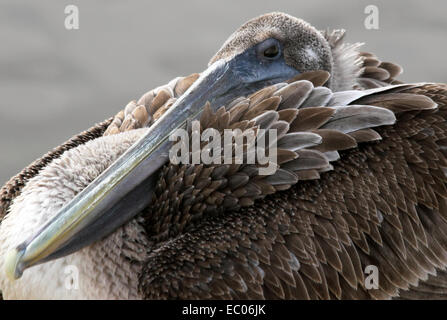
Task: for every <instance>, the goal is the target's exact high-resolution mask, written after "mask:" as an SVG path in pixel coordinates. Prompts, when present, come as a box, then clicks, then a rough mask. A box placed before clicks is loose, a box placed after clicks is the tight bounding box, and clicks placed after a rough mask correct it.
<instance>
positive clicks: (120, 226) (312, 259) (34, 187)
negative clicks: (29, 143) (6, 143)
mask: <svg viewBox="0 0 447 320" xmlns="http://www.w3.org/2000/svg"><path fill="white" fill-rule="evenodd" d="M296 32H298V34H296ZM262 54H265V56H261V57H260V55H262ZM256 59H258V60H260V61H261V63H259V61H258V60H256ZM247 66H248V67H247ZM257 68H261V69H257ZM228 70H230V71H228ZM232 70H236V71H232ZM241 70H242V71H241ZM247 70H248V71H247ZM316 70H320V71H316ZM321 70H324V71H321ZM257 71H259V72H257ZM400 72H401V70H400V68H399V67H398V66H396V65H394V64H389V63H381V62H380V61H378V59H376V58H375V57H374V56H372V55H370V54H367V53H360V52H359V51H358V45H347V44H344V43H343V41H342V33H339V32H334V33H331V34H321V33H319V32H317V31H316V30H315V29H313V28H312V27H311V26H309V25H308V24H306V23H305V22H302V21H301V20H298V19H296V18H293V17H290V16H288V15H284V14H280V13H273V14H268V15H265V16H262V17H259V18H256V19H254V20H252V21H249V22H248V23H247V24H245V25H244V26H242V27H241V28H240V29H239V30H238V31H237V32H236V33H235V34H233V35H232V36H231V37H230V39H228V40H227V42H225V44H224V45H223V47H222V48H221V49H220V50H219V52H218V53H217V54H216V55H215V56H214V57H213V59H212V60H211V63H210V68H209V69H208V70H207V71H205V72H204V73H202V75H200V77H199V75H197V74H194V75H191V76H189V77H185V78H176V79H174V80H173V81H171V82H170V83H169V84H167V85H166V86H162V87H159V88H157V89H155V90H152V91H150V92H148V93H146V94H145V95H143V96H142V97H141V98H140V99H139V100H138V101H133V102H131V103H129V105H127V106H126V108H125V109H124V110H123V111H122V112H120V113H118V114H117V115H116V116H115V117H114V118H113V119H110V120H108V121H106V122H104V123H102V124H100V125H98V126H96V127H93V128H92V129H90V130H89V131H87V132H84V133H81V134H80V135H79V136H77V137H75V138H73V139H72V140H70V141H69V142H67V143H66V144H64V145H62V146H60V147H59V148H57V149H56V150H55V151H53V152H52V153H49V154H47V155H46V156H45V157H43V158H42V159H40V160H39V161H38V162H36V163H34V164H32V165H31V166H30V167H29V168H27V169H25V170H24V171H22V173H20V174H19V175H18V176H17V177H16V178H13V179H12V180H11V181H10V182H9V183H8V184H7V185H6V186H5V187H4V188H3V189H2V193H1V196H2V198H1V207H0V209H2V211H3V212H0V214H6V216H5V217H4V219H3V220H2V221H1V224H0V291H1V293H2V295H3V297H4V298H8V299H9V298H17V299H148V298H183V299H188V298H243V299H245V298H255V299H260V298H267V299H272V298H282V299H284V298H285V299H309V298H310V299H329V298H338V299H355V298H378V299H384V298H394V297H399V296H400V297H409V298H411V297H416V298H418V297H424V298H427V297H428V298H443V297H445V296H444V295H445V294H447V288H445V280H443V279H446V277H447V276H446V274H445V273H444V271H443V270H444V269H445V268H446V266H447V246H446V245H445V244H446V243H447V218H446V217H447V211H446V210H447V206H446V204H447V203H446V200H445V199H447V188H446V187H445V184H446V183H447V177H446V175H445V174H444V171H443V170H445V168H446V167H447V158H446V150H447V142H446V141H447V140H446V139H447V122H446V121H445V119H446V114H447V87H446V86H445V85H435V84H411V85H405V84H398V82H397V81H396V80H394V77H395V76H396V75H397V74H399V73H400ZM329 73H330V74H331V77H330V78H328V77H329ZM266 75H269V77H267V76H266ZM290 78H294V79H293V80H291V81H288V83H286V80H287V79H290ZM227 81H230V85H228V82H227ZM239 81H240V82H241V83H242V85H240V83H239ZM233 82H235V83H236V84H234V83H233ZM214 83H217V84H218V85H215V84H214ZM204 84H206V85H207V86H209V87H208V88H207V89H205V91H203V90H204V89H203V86H204ZM261 84H262V85H261ZM390 84H398V85H395V86H389V85H390ZM226 86H228V87H229V89H228V91H225V90H224V89H223V88H227V87H226ZM247 88H248V89H247ZM261 88H264V89H262V90H261V91H258V92H257V93H254V94H253V92H255V91H257V90H259V89H261ZM365 89H369V90H365ZM244 90H245V91H244ZM213 92H214V93H213ZM239 95H241V96H242V97H238V96H239ZM206 101H210V102H211V104H209V103H207V104H206V106H205V107H202V106H203V105H204V104H205V102H206ZM221 105H223V106H225V107H222V108H218V107H220V106H221ZM182 108H183V109H182ZM177 110H180V111H179V112H177ZM198 111H200V112H201V113H200V114H201V115H200V123H201V125H202V126H203V128H216V129H218V130H219V131H223V130H224V129H226V128H242V129H245V128H251V127H253V128H254V127H257V126H258V127H259V128H266V129H268V128H275V129H277V130H278V132H279V134H278V138H277V143H278V155H279V157H278V161H277V165H278V170H277V171H276V173H275V174H273V175H271V176H262V175H260V174H259V172H258V171H257V169H258V168H257V167H256V166H249V165H247V166H245V165H243V166H240V167H239V166H229V167H225V166H223V165H212V166H202V165H199V166H194V165H180V166H176V165H173V164H165V162H166V161H164V160H163V159H165V158H164V157H165V153H166V150H167V149H165V146H166V144H164V143H165V140H163V139H164V137H165V136H164V131H163V128H164V129H166V127H169V128H170V129H172V128H175V127H177V126H178V125H179V124H181V123H182V121H184V120H185V118H187V116H186V115H185V116H184V115H183V114H182V113H183V112H184V113H185V114H186V113H188V112H190V113H189V114H190V117H191V118H192V117H193V116H196V115H197V112H198ZM163 126H164V127H163ZM152 137H153V139H152ZM152 140H153V141H152ZM141 155H144V156H141ZM140 156H141V157H140ZM139 157H140V158H139ZM135 159H137V160H135ZM139 159H142V160H139ZM145 159H149V160H150V161H149V160H145ZM162 165H164V166H163V167H162ZM129 167H131V169H129ZM160 167H162V168H161V169H159V168H160ZM138 168H140V169H138ZM141 168H143V169H144V170H143V169H141ZM138 170H139V171H138ZM155 170H159V171H158V173H156V174H154V172H155ZM123 172H124V173H125V174H123ZM145 172H149V173H148V176H147V177H146V176H145ZM128 177H131V178H132V177H133V179H130V178H128ZM126 179H127V180H126ZM136 179H140V180H139V182H138V183H134V180H136ZM116 190H118V191H116ZM117 199H118V200H117ZM113 201H115V202H113ZM6 210H7V212H6ZM70 219H79V220H70ZM117 220H119V222H116V221H117ZM67 221H68V222H67ZM72 221H81V222H80V223H72ZM98 221H100V222H102V224H97V222H98ZM112 222H113V223H115V224H113V223H112ZM95 223H96V224H95ZM110 223H112V225H113V226H112V227H110V229H109V225H110ZM61 230H62V231H61ZM56 258H57V259H56ZM42 262H43V263H42ZM368 265H374V266H377V267H378V270H379V275H380V281H379V289H373V290H370V289H368V288H367V287H366V285H365V273H364V271H365V267H366V266H368ZM4 270H7V272H4ZM7 273H8V274H9V278H8V276H7ZM22 273H23V275H22ZM11 277H13V278H19V277H20V278H19V279H16V280H12V279H10V278H11ZM418 288H421V290H420V291H418Z"/></svg>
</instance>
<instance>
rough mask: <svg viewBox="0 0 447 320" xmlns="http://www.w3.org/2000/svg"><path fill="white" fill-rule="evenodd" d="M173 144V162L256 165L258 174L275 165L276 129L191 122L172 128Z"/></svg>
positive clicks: (267, 173)
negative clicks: (219, 127) (203, 126)
mask: <svg viewBox="0 0 447 320" xmlns="http://www.w3.org/2000/svg"><path fill="white" fill-rule="evenodd" d="M169 140H170V141H174V142H175V143H174V145H173V146H172V147H171V149H170V151H169V159H170V161H171V163H173V164H192V165H197V164H256V165H258V167H259V175H272V174H274V173H275V172H276V169H277V167H278V165H277V150H276V140H277V130H276V129H269V130H265V129H259V128H250V129H246V130H244V131H242V130H241V129H225V130H223V137H222V133H221V132H219V131H218V130H217V129H213V128H207V129H205V130H203V132H202V131H201V129H200V122H199V121H197V120H195V121H192V125H191V129H190V130H186V129H176V130H175V131H174V132H173V133H172V134H171V135H170V136H169Z"/></svg>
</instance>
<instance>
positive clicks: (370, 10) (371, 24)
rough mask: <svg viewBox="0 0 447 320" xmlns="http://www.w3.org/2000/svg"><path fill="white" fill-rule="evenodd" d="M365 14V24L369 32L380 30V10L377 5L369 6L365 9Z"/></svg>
mask: <svg viewBox="0 0 447 320" xmlns="http://www.w3.org/2000/svg"><path fill="white" fill-rule="evenodd" d="M365 14H367V16H366V18H365V21H364V24H365V28H366V29H368V30H371V29H375V30H378V29H379V8H378V7H377V6H375V5H372V4H371V5H369V6H366V7H365Z"/></svg>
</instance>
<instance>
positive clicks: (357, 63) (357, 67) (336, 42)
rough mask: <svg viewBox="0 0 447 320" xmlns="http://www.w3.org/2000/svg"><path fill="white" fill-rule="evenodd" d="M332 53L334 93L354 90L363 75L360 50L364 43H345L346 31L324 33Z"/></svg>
mask: <svg viewBox="0 0 447 320" xmlns="http://www.w3.org/2000/svg"><path fill="white" fill-rule="evenodd" d="M323 35H324V37H325V38H326V40H327V41H328V43H329V46H330V47H331V51H332V61H333V64H332V77H331V85H330V86H331V89H332V90H333V91H343V90H352V89H353V88H354V87H355V86H356V85H357V84H358V83H357V78H358V77H359V76H360V74H361V71H362V70H361V69H362V57H361V56H360V55H359V48H360V47H361V46H362V45H363V44H362V43H353V44H350V43H345V42H344V41H343V38H344V35H345V30H334V31H332V32H329V31H326V32H324V33H323Z"/></svg>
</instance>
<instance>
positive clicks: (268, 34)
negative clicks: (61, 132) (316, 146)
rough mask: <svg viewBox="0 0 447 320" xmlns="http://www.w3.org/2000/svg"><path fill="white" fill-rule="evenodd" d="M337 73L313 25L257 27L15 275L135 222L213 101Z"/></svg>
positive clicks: (21, 256)
mask: <svg viewBox="0 0 447 320" xmlns="http://www.w3.org/2000/svg"><path fill="white" fill-rule="evenodd" d="M332 68H333V58H332V53H331V47H330V45H329V43H328V41H327V40H326V39H325V37H324V36H323V35H322V34H321V33H320V32H319V31H317V30H316V29H315V28H313V27H312V26H310V25H309V24H307V23H306V22H304V21H302V20H299V19H297V18H294V17H292V16H289V15H287V14H283V13H271V14H266V15H263V16H261V17H258V18H255V19H253V20H250V21H249V22H247V23H246V24H244V25H243V26H242V27H240V28H239V29H238V30H237V31H236V32H235V33H234V34H233V35H232V36H231V37H230V38H229V39H228V40H227V41H226V42H225V43H224V45H223V47H222V48H221V49H220V50H219V51H218V52H217V53H216V55H215V56H214V57H213V58H212V59H211V61H210V63H209V66H208V68H207V69H206V70H204V71H203V72H202V73H201V75H200V77H199V78H198V79H197V80H196V81H195V82H194V84H193V85H192V86H191V87H190V88H189V89H188V90H187V91H186V92H185V93H184V94H183V95H181V96H180V97H179V98H178V99H177V101H176V102H175V103H174V104H173V105H172V106H171V107H170V108H169V109H168V111H167V112H165V113H164V114H163V115H162V116H161V117H160V118H159V119H158V120H157V121H156V122H155V123H153V124H152V125H151V126H150V127H149V128H148V129H147V131H146V132H145V133H144V135H142V137H141V138H140V139H139V140H138V141H136V142H135V143H134V144H133V145H132V146H131V147H130V148H129V149H128V150H127V151H126V152H125V153H124V154H122V155H121V156H120V157H119V158H118V159H117V160H116V161H115V162H113V164H111V165H110V166H109V167H108V168H107V169H106V170H104V171H103V172H102V174H101V175H99V176H98V177H96V179H94V181H92V182H91V183H90V184H89V185H88V186H87V187H86V188H84V189H83V190H82V191H81V192H79V193H78V194H77V195H76V196H75V197H74V198H73V199H72V200H71V201H70V202H68V203H67V204H66V205H64V206H63V207H62V208H61V209H60V210H59V211H58V213H57V214H55V216H54V217H53V218H52V219H50V221H49V222H48V223H46V224H45V225H43V226H42V227H41V228H40V229H39V230H37V231H36V232H34V233H33V234H32V235H30V236H29V237H28V239H26V240H25V241H23V243H21V244H20V245H18V246H17V247H16V248H15V249H14V250H12V251H11V252H10V254H9V255H8V261H7V264H6V265H7V268H8V272H9V274H10V275H11V276H12V277H15V278H17V277H20V276H21V274H22V272H23V271H24V270H25V269H26V268H28V267H30V266H33V265H36V264H39V263H42V262H44V261H49V260H52V259H55V258H58V257H61V256H65V255H67V254H70V253H73V252H75V251H77V250H79V249H81V248H82V247H85V246H87V245H89V244H92V243H93V242H95V241H97V240H99V239H102V238H104V237H105V236H107V235H109V234H110V233H112V232H113V231H114V230H116V229H117V228H118V227H119V226H121V225H123V224H124V223H125V222H127V221H129V220H130V219H131V218H133V217H135V216H136V214H138V213H139V212H140V211H141V210H142V209H143V208H144V207H145V206H147V205H148V203H149V202H150V197H148V196H146V195H147V194H150V191H151V189H152V188H153V179H154V173H155V172H156V171H157V170H158V169H159V168H160V167H161V166H162V165H163V164H165V163H166V162H167V161H168V153H169V148H170V146H171V144H170V143H169V136H170V134H171V133H172V132H173V131H174V130H176V129H177V128H180V127H184V126H185V124H186V122H187V121H188V120H192V119H195V118H197V117H198V116H199V115H200V114H201V112H202V110H203V108H204V106H205V104H206V102H210V105H211V108H212V109H214V110H216V109H217V108H218V107H220V106H222V105H226V104H227V103H228V102H229V101H231V100H232V99H234V98H235V97H239V96H247V95H249V94H251V93H253V92H255V91H256V90H258V89H260V88H263V87H266V86H268V85H271V84H275V83H279V82H284V81H286V80H288V79H291V78H293V77H295V76H297V75H298V74H300V73H303V72H306V71H311V70H326V71H328V72H331V71H332ZM143 195H144V196H143Z"/></svg>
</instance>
